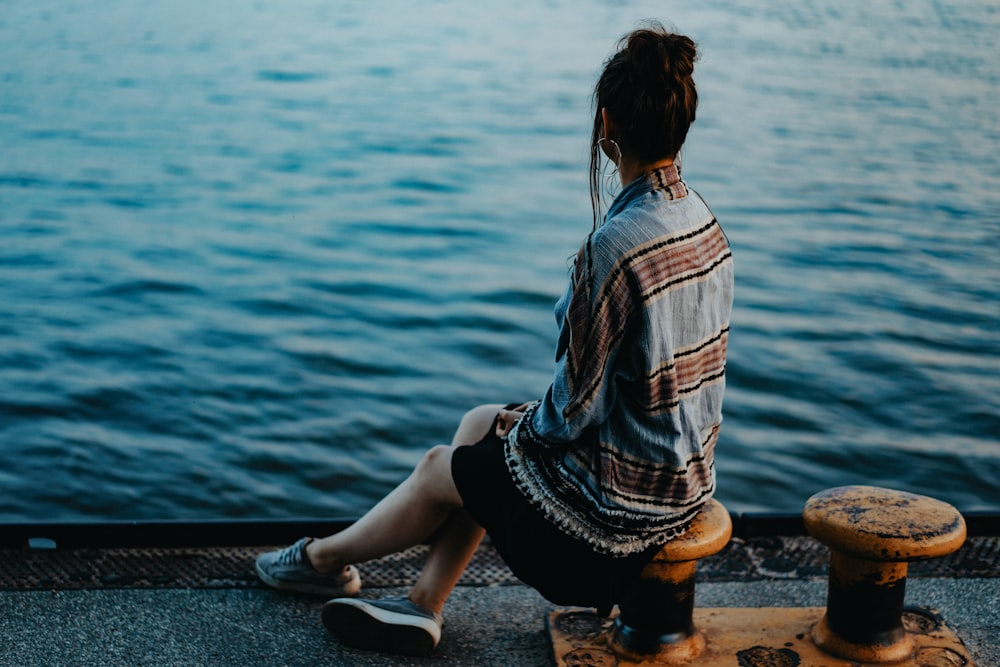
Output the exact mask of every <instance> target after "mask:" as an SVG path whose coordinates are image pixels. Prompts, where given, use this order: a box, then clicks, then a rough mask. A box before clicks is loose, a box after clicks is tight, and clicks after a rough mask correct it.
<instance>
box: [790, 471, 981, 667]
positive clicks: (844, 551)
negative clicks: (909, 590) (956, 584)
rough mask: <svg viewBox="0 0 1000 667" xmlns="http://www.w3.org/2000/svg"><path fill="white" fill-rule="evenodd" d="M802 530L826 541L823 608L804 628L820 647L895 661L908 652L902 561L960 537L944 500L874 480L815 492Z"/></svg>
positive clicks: (958, 518) (931, 553)
mask: <svg viewBox="0 0 1000 667" xmlns="http://www.w3.org/2000/svg"><path fill="white" fill-rule="evenodd" d="M802 517H803V519H804V520H805V525H806V530H808V531H809V534H810V535H812V536H813V537H815V538H816V539H817V540H819V541H820V542H822V543H823V544H825V545H826V546H828V547H829V548H830V578H829V583H828V589H827V608H826V614H825V616H824V617H823V619H822V620H821V621H820V622H819V623H817V624H816V625H815V626H814V627H813V629H812V637H813V641H815V642H816V644H817V645H818V646H819V647H820V648H821V649H823V650H824V651H826V652H828V653H830V654H832V655H835V656H837V657H840V658H845V659H848V660H857V661H860V662H896V661H898V660H903V659H905V658H907V657H908V656H910V655H911V654H912V653H913V652H914V644H913V638H912V637H910V636H909V635H907V634H906V631H905V630H904V628H903V623H902V613H903V599H904V596H905V593H906V572H907V563H909V562H910V561H915V560H923V559H928V558H936V557H938V556H944V555H947V554H949V553H951V552H953V551H955V550H957V549H958V548H959V547H961V546H962V543H963V542H964V541H965V520H964V519H963V518H962V515H961V514H960V513H959V512H958V510H956V509H955V508H954V507H952V506H951V505H949V504H947V503H944V502H941V501H940V500H935V499H934V498H928V497H926V496H919V495H915V494H912V493H905V492H902V491H893V490H891V489H882V488H878V487H874V486H842V487H838V488H835V489H828V490H826V491H822V492H820V493H817V494H816V495H814V496H813V497H811V498H810V499H809V500H808V501H806V505H805V509H804V510H803V512H802Z"/></svg>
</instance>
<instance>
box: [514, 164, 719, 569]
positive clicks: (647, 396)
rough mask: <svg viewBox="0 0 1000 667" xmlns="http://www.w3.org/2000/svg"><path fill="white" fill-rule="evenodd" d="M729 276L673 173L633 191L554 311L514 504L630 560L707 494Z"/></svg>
mask: <svg viewBox="0 0 1000 667" xmlns="http://www.w3.org/2000/svg"><path fill="white" fill-rule="evenodd" d="M732 302H733V263H732V256H731V254H730V250H729V244H728V242H727V240H726V236H725V234H724V233H723V231H722V228H721V227H720V226H719V223H718V222H717V221H716V219H715V217H714V216H713V214H712V212H711V211H710V210H709V208H708V206H707V205H706V204H705V202H704V201H703V200H702V199H701V197H700V196H698V194H697V193H695V192H693V191H690V190H688V188H687V186H686V185H685V183H684V182H683V181H681V180H680V176H679V174H678V171H677V169H676V168H675V167H673V166H669V167H665V168H662V169H659V170H657V171H654V172H652V173H651V174H648V175H647V176H644V177H642V178H640V179H637V180H636V181H634V182H632V183H631V184H629V185H628V186H627V187H626V188H625V189H624V190H623V191H622V192H621V194H619V195H618V197H617V198H616V199H615V201H614V202H613V203H612V205H611V208H610V209H609V211H608V214H607V216H606V219H605V223H604V224H603V225H601V226H600V227H599V228H597V229H596V230H595V231H594V232H593V233H592V234H590V236H589V237H588V238H587V239H586V241H585V242H584V244H583V246H582V248H581V249H580V251H579V253H578V255H577V257H576V263H575V266H574V269H573V276H572V278H571V280H570V283H569V286H568V287H567V289H566V292H565V294H564V295H563V297H562V298H561V299H560V300H559V302H558V303H557V304H556V309H555V312H556V319H557V321H558V323H559V327H560V331H559V342H558V346H557V351H556V369H555V377H554V379H553V381H552V385H551V386H550V387H549V389H548V391H547V392H546V395H545V397H544V398H543V399H542V400H541V401H539V402H537V403H535V404H533V405H532V406H531V407H530V408H529V409H528V411H527V412H526V413H525V415H524V418H522V419H521V421H520V422H519V423H518V424H517V426H516V427H515V428H514V430H513V431H511V433H510V435H509V436H508V438H507V442H506V444H505V447H506V455H507V464H508V467H509V468H510V470H511V474H512V475H513V478H514V480H515V482H516V483H517V485H518V487H519V488H520V489H521V491H522V492H523V493H524V494H525V495H526V496H527V497H528V498H529V499H530V500H531V501H532V502H533V503H535V504H536V505H538V506H540V507H541V508H542V510H543V511H544V513H545V515H546V516H547V517H548V518H549V519H550V520H551V521H553V522H554V523H555V524H556V525H557V526H559V527H560V528H561V529H562V530H563V531H565V532H567V533H569V534H571V535H574V536H576V537H579V538H582V539H585V540H586V541H588V542H589V543H590V544H591V545H592V546H593V547H594V548H595V550H597V551H600V552H602V553H610V554H614V555H626V554H632V553H638V552H640V551H642V550H644V549H646V548H648V547H651V546H654V545H656V544H662V543H664V542H666V541H667V540H669V539H670V538H671V537H673V536H674V535H676V534H677V533H678V532H679V531H680V530H682V529H683V528H684V527H685V526H686V524H687V522H688V521H689V520H690V518H691V517H692V516H693V515H694V514H695V513H696V512H697V511H698V509H699V508H700V507H701V506H702V505H703V504H704V503H705V502H706V501H708V499H709V498H710V497H711V496H712V493H713V492H714V491H715V468H714V459H713V454H714V450H715V444H716V441H717V440H718V437H719V426H720V424H721V422H722V395H723V391H724V388H725V368H726V344H727V341H728V336H729V317H730V311H731V309H732Z"/></svg>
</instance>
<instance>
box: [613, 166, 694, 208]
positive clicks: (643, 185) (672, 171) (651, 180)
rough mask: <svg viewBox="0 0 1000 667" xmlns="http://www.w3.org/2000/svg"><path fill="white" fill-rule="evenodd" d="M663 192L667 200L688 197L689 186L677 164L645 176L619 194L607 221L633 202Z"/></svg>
mask: <svg viewBox="0 0 1000 667" xmlns="http://www.w3.org/2000/svg"><path fill="white" fill-rule="evenodd" d="M659 191H662V192H663V193H664V195H665V196H666V197H667V199H681V198H682V197H687V193H688V190H687V186H686V185H685V184H684V181H682V180H681V173H680V171H679V170H678V169H677V165H676V164H668V165H667V166H665V167H660V168H659V169H655V170H653V171H651V172H649V173H647V174H643V175H642V176H640V177H639V178H637V179H635V180H634V181H632V182H631V183H629V184H628V185H626V186H625V188H624V189H623V190H622V191H621V192H619V193H618V196H617V197H615V200H614V201H613V202H611V206H610V208H608V213H607V215H606V216H605V217H604V219H605V220H607V219H609V218H613V217H614V216H616V215H618V214H619V213H621V212H622V211H623V210H625V209H626V208H627V207H628V206H629V205H630V204H632V202H634V201H635V200H637V199H639V198H640V197H643V196H645V195H647V194H649V193H651V192H659Z"/></svg>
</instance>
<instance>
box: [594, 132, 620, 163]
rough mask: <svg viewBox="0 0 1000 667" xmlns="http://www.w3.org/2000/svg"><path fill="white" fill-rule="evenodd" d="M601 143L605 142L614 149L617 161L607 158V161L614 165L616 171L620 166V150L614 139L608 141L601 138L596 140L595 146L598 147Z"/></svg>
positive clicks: (605, 138)
mask: <svg viewBox="0 0 1000 667" xmlns="http://www.w3.org/2000/svg"><path fill="white" fill-rule="evenodd" d="M602 141H607V142H608V143H610V144H611V145H612V146H614V147H615V153H617V154H618V159H615V158H613V157H611V156H608V159H609V160H611V161H612V162H614V163H615V169H618V167H620V166H621V165H622V149H621V148H620V147H619V146H618V142H617V141H615V140H614V139H608V138H607V137H601V138H600V139H598V140H597V145H598V146H600V145H601V142H602Z"/></svg>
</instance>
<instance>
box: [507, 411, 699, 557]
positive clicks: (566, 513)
mask: <svg viewBox="0 0 1000 667" xmlns="http://www.w3.org/2000/svg"><path fill="white" fill-rule="evenodd" d="M533 411H534V406H533V407H532V408H529V410H528V412H527V413H525V415H524V416H523V418H522V419H521V420H519V422H518V423H517V424H516V425H515V426H514V428H513V429H512V431H511V433H510V434H509V435H508V437H507V439H506V441H505V444H504V455H505V459H506V462H507V468H508V469H509V470H510V473H511V476H512V477H513V480H514V484H515V485H516V486H517V488H518V489H519V490H520V491H521V493H523V494H524V495H525V497H526V498H527V499H528V501H529V502H531V503H532V504H533V505H535V506H537V507H539V508H540V509H541V510H542V512H543V513H544V514H545V516H546V518H548V519H549V521H551V522H552V523H553V524H554V525H555V526H556V527H557V528H559V529H560V530H561V531H563V532H564V533H566V534H567V535H569V536H571V537H575V538H578V539H582V540H584V541H586V542H587V543H588V544H590V545H591V546H592V547H593V548H594V550H595V551H597V552H599V553H604V554H609V555H611V556H615V557H624V556H629V555H632V554H637V553H641V552H642V551H645V550H646V549H649V548H651V547H654V546H659V545H663V544H666V543H667V542H669V541H670V540H672V539H674V538H675V537H677V536H678V535H680V534H681V533H683V532H684V531H685V530H686V529H687V527H688V524H689V523H690V522H691V519H693V518H694V516H695V515H696V514H697V513H698V511H699V510H700V509H701V508H702V506H703V505H704V504H705V503H707V502H708V501H709V499H710V498H711V497H712V494H713V493H714V491H715V480H714V477H715V475H714V474H713V475H712V478H713V479H712V484H711V486H710V487H709V488H707V489H705V490H704V493H702V494H700V495H699V496H698V498H697V499H695V500H694V501H692V502H690V503H686V504H684V505H682V506H678V507H676V513H674V512H671V513H669V514H663V515H659V516H656V517H655V518H653V517H650V516H649V515H643V514H637V513H634V512H630V511H628V510H624V509H619V510H609V509H604V510H601V509H600V508H592V511H591V512H588V511H587V509H586V508H585V507H583V508H581V507H577V506H574V504H573V503H572V499H571V498H566V497H563V496H562V495H560V494H558V493H557V492H556V491H555V490H554V488H553V487H552V486H551V485H550V484H547V483H546V476H545V474H544V473H543V468H542V466H541V464H540V462H539V461H538V459H537V457H538V456H548V455H551V454H552V453H553V451H552V450H553V449H554V448H556V447H557V446H553V445H551V444H547V443H545V442H544V441H543V440H541V439H540V438H539V437H538V436H537V434H535V433H534V432H533V429H532V428H531V426H530V422H531V413H532V412H533ZM522 442H524V443H526V444H528V447H526V446H525V445H524V444H522ZM532 448H537V452H532V451H531V449H532ZM672 509H674V508H672ZM595 514H603V515H604V516H605V517H607V518H608V519H611V520H612V521H613V524H616V525H618V526H621V527H620V528H618V529H616V530H614V532H609V528H608V526H609V525H611V524H612V521H608V522H602V521H599V520H597V518H596V517H595V516H594V515H595ZM602 524H604V525H602ZM625 526H627V527H625Z"/></svg>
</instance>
